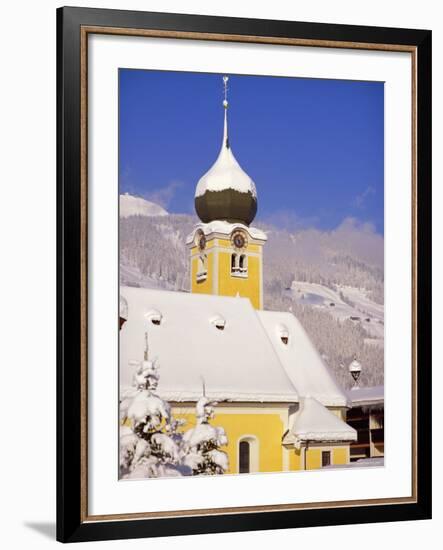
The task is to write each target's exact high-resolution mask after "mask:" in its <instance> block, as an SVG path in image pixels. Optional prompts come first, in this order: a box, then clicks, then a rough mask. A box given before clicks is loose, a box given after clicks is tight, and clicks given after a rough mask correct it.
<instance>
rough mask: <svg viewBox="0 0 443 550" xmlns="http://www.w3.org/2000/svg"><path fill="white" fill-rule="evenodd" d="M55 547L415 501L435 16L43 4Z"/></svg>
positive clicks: (386, 513)
mask: <svg viewBox="0 0 443 550" xmlns="http://www.w3.org/2000/svg"><path fill="white" fill-rule="evenodd" d="M57 33H58V35H57V36H58V57H57V69H58V105H57V109H58V167H57V175H58V387H57V391H58V473H57V475H58V484H57V486H58V496H57V513H58V517H57V538H58V540H60V541H63V542H74V541H85V540H103V539H117V538H132V537H153V536H163V535H175V534H177V535H179V534H193V533H210V532H220V531H245V530H258V529H271V528H273V529H275V528H288V527H297V526H315V525H331V524H345V523H361V522H365V523H367V522H377V521H397V520H411V519H426V518H429V517H430V516H431V429H430V426H431V286H430V285H431V32H430V31H425V30H408V29H392V28H390V29H388V28H375V27H354V26H345V25H325V24H320V23H299V22H289V21H266V20H252V19H234V18H221V17H207V16H196V15H193V16H190V15H178V14H165V13H144V12H131V11H117V10H103V9H85V8H60V9H59V10H58V12H57Z"/></svg>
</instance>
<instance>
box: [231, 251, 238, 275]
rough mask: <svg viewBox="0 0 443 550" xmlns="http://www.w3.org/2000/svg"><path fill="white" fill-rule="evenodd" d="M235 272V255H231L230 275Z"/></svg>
mask: <svg viewBox="0 0 443 550" xmlns="http://www.w3.org/2000/svg"><path fill="white" fill-rule="evenodd" d="M236 272H237V254H232V255H231V273H236Z"/></svg>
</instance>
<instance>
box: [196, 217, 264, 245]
mask: <svg viewBox="0 0 443 550" xmlns="http://www.w3.org/2000/svg"><path fill="white" fill-rule="evenodd" d="M235 229H242V230H243V231H245V232H246V233H247V234H248V235H249V236H250V237H251V238H252V239H256V240H259V241H266V240H267V236H266V233H265V232H264V231H262V230H261V229H257V228H256V227H248V226H247V225H244V224H243V223H230V222H227V221H224V220H215V221H212V222H209V223H198V224H197V225H196V226H195V228H194V230H193V231H192V233H190V234H189V235H188V236H187V238H186V244H188V245H189V244H192V243H193V242H194V237H195V233H196V232H197V231H199V230H200V231H203V233H204V234H205V235H211V234H214V233H216V234H217V233H218V234H220V235H223V236H226V235H232V233H233V231H234V230H235Z"/></svg>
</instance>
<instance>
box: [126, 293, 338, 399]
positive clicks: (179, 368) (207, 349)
mask: <svg viewBox="0 0 443 550" xmlns="http://www.w3.org/2000/svg"><path fill="white" fill-rule="evenodd" d="M120 292H121V294H122V295H123V296H124V298H125V299H126V301H127V303H128V313H129V314H128V320H127V322H126V323H125V325H124V327H123V329H122V330H121V332H120V368H121V382H122V385H123V386H129V385H130V384H131V382H132V374H133V372H134V370H135V365H136V363H135V362H137V361H140V360H141V359H142V358H143V351H144V345H145V337H144V335H145V332H147V333H148V343H149V358H150V359H151V360H153V359H156V358H157V359H158V362H159V365H160V383H159V393H160V395H161V396H162V397H163V398H164V399H167V400H169V401H196V400H197V399H198V398H199V397H200V396H201V394H202V388H203V381H204V384H205V388H206V395H207V396H208V397H209V398H210V399H215V400H219V401H220V400H225V401H237V402H238V401H248V402H289V403H296V402H299V398H300V397H302V396H305V395H308V394H310V395H312V396H315V397H316V398H317V399H318V400H319V401H320V402H321V403H323V404H324V405H327V406H345V405H346V404H347V399H346V395H345V394H344V393H343V392H342V391H341V390H340V388H339V387H338V385H337V384H336V382H335V381H334V379H333V377H332V375H331V374H330V373H329V371H328V370H327V368H326V367H325V365H324V363H323V362H322V360H321V358H320V356H319V355H318V353H317V352H316V350H315V348H314V346H313V344H312V343H311V341H310V340H309V338H308V336H307V334H306V333H305V332H304V330H303V329H302V327H301V325H300V323H299V322H298V320H297V319H296V318H295V317H294V316H293V315H292V314H290V313H279V312H268V311H257V310H255V309H254V308H253V307H252V305H251V302H250V301H249V299H247V298H240V297H233V298H231V297H226V296H215V295H209V294H188V293H184V292H169V291H164V290H150V289H141V288H131V287H121V289H120ZM221 321H223V322H221ZM220 327H223V328H222V329H221V328H220ZM282 328H286V329H287V332H288V334H289V337H288V344H287V345H285V344H283V343H282V341H281V337H280V332H279V331H280V330H282Z"/></svg>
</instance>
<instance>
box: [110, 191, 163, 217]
mask: <svg viewBox="0 0 443 550" xmlns="http://www.w3.org/2000/svg"><path fill="white" fill-rule="evenodd" d="M167 215H168V212H166V210H165V209H164V208H162V207H161V206H159V205H158V204H155V203H153V202H150V201H147V200H146V199H142V198H141V197H134V196H133V195H130V194H129V193H125V194H124V195H120V218H128V217H129V216H167Z"/></svg>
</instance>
